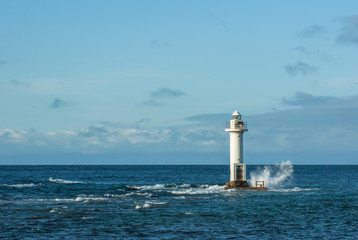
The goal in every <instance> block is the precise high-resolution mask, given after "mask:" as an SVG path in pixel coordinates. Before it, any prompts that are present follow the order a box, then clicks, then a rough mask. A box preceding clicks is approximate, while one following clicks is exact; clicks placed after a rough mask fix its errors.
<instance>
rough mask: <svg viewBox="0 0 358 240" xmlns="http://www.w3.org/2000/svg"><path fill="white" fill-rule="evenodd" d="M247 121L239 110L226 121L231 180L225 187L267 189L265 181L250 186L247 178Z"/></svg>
mask: <svg viewBox="0 0 358 240" xmlns="http://www.w3.org/2000/svg"><path fill="white" fill-rule="evenodd" d="M247 131H248V129H247V123H246V122H244V121H243V120H242V119H241V114H240V112H239V111H237V110H236V111H235V112H234V113H233V114H232V118H231V120H230V122H227V123H226V128H225V132H229V134H230V181H229V182H227V183H226V185H225V189H229V188H235V189H246V190H266V188H265V186H264V181H256V183H255V185H256V186H251V187H250V186H249V184H248V183H247V180H246V164H245V163H244V154H243V151H244V148H243V146H244V132H247Z"/></svg>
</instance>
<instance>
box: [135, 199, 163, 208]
mask: <svg viewBox="0 0 358 240" xmlns="http://www.w3.org/2000/svg"><path fill="white" fill-rule="evenodd" d="M167 203H168V202H158V201H145V202H144V204H143V205H139V204H137V205H136V206H135V209H142V208H151V207H152V206H153V205H164V204H167Z"/></svg>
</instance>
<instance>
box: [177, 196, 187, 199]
mask: <svg viewBox="0 0 358 240" xmlns="http://www.w3.org/2000/svg"><path fill="white" fill-rule="evenodd" d="M185 198H186V197H184V196H179V197H175V199H185Z"/></svg>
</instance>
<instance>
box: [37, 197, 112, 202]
mask: <svg viewBox="0 0 358 240" xmlns="http://www.w3.org/2000/svg"><path fill="white" fill-rule="evenodd" d="M31 200H34V201H39V202H84V203H88V202H97V201H108V200H109V199H108V198H101V197H76V198H50V199H41V198H40V199H31Z"/></svg>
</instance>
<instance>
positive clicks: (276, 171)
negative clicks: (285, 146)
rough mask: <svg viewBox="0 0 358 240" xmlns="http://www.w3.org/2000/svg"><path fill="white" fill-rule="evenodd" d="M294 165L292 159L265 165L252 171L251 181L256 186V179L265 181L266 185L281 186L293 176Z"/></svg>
mask: <svg viewBox="0 0 358 240" xmlns="http://www.w3.org/2000/svg"><path fill="white" fill-rule="evenodd" d="M292 174H293V165H292V163H291V162H290V161H286V162H282V163H281V164H276V165H275V166H264V168H263V169H262V168H259V169H257V170H256V171H254V172H251V173H250V180H249V183H250V185H251V186H255V184H256V181H264V183H265V187H271V188H272V187H279V186H281V185H282V184H283V183H284V182H285V181H287V180H288V179H289V178H291V177H292Z"/></svg>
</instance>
